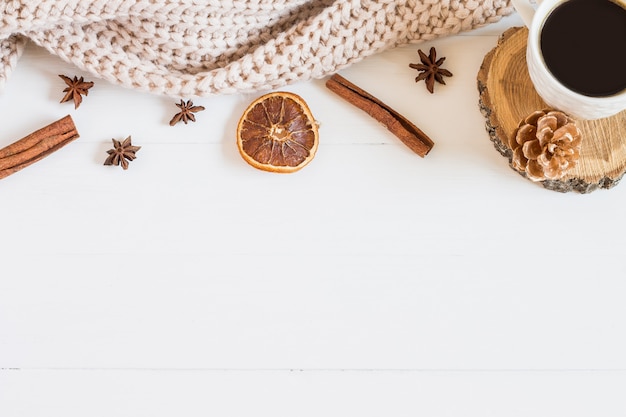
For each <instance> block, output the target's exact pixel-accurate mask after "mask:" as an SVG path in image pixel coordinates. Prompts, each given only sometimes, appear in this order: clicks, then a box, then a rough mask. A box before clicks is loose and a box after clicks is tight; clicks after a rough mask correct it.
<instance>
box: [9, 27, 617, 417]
mask: <svg viewBox="0 0 626 417" xmlns="http://www.w3.org/2000/svg"><path fill="white" fill-rule="evenodd" d="M512 25H521V21H520V20H519V19H518V18H517V17H516V16H511V17H509V18H506V19H504V20H503V21H501V22H500V23H498V24H495V25H492V26H489V27H486V28H482V29H480V30H478V31H474V32H470V33H466V34H463V35H461V36H454V37H449V38H444V39H439V40H436V41H433V42H427V43H424V44H420V45H409V46H406V47H400V48H397V49H394V50H390V51H388V52H385V53H382V54H379V55H376V56H373V57H370V58H368V59H366V60H364V61H362V62H361V63H359V64H356V65H354V66H352V67H350V68H348V69H346V70H345V71H342V74H343V75H344V76H345V77H346V78H348V79H349V80H351V81H352V82H354V83H356V84H357V85H359V86H361V87H362V88H364V89H366V90H368V91H369V92H371V93H373V94H374V95H376V96H378V97H379V98H380V99H382V100H383V101H385V102H386V103H387V104H389V105H391V106H392V107H393V108H395V109H396V110H398V111H399V112H400V113H402V114H404V115H405V116H407V117H408V118H410V119H411V120H413V121H414V122H415V123H416V124H417V125H418V126H419V127H420V128H422V129H423V130H424V131H425V132H426V133H427V134H429V135H430V136H431V137H432V139H433V140H434V141H435V143H436V145H435V147H434V149H433V150H432V152H431V153H430V154H429V155H428V156H427V157H426V158H424V159H422V158H420V157H418V156H417V155H415V154H413V153H412V152H411V151H410V150H409V149H408V148H406V147H405V146H404V145H402V144H401V143H400V142H399V141H398V140H397V139H396V138H395V137H394V136H392V135H391V134H389V133H388V132H387V131H386V130H385V129H384V128H383V127H381V126H380V125H378V124H377V123H376V122H375V121H373V120H372V119H371V118H369V116H367V115H366V114H365V113H362V112H361V111H359V110H357V109H355V108H353V107H351V106H350V105H348V104H347V103H346V102H343V101H342V100H341V99H340V98H338V97H337V96H335V95H334V94H333V93H331V92H330V91H328V90H327V89H326V88H325V87H324V80H317V81H311V82H302V83H299V84H296V85H292V86H289V87H286V88H285V90H288V91H292V92H295V93H297V94H299V95H301V96H302V97H303V98H304V99H305V100H306V101H307V102H308V103H309V105H310V107H311V110H312V112H313V114H314V115H315V117H316V119H318V121H319V122H320V124H321V130H320V135H321V140H320V147H319V150H318V154H317V156H316V157H315V159H314V160H313V162H312V163H311V164H310V165H308V166H307V167H305V168H304V169H303V170H301V171H300V172H298V173H295V174H291V175H279V174H270V173H265V172H262V171H258V170H256V169H254V168H252V167H250V166H248V165H247V164H246V163H245V162H244V161H243V159H241V157H240V156H239V154H238V151H237V148H236V145H235V137H234V131H235V128H236V123H237V120H238V119H239V116H240V115H241V113H242V112H243V110H244V109H245V107H246V106H247V105H248V103H249V102H251V101H252V100H253V99H254V98H256V97H257V96H258V95H260V94H254V95H234V96H226V97H212V98H205V99H199V100H195V103H196V104H199V105H203V106H205V107H206V111H204V112H202V113H198V114H197V119H198V121H197V122H196V123H191V124H189V125H184V124H179V125H177V126H175V127H170V126H169V125H168V121H169V119H170V118H171V117H172V116H173V114H174V113H176V111H177V108H176V107H175V106H174V100H171V99H168V98H163V97H157V96H153V95H150V94H146V93H141V92H136V91H130V90H125V89H122V88H120V87H117V86H113V85H110V84H108V83H107V82H105V81H101V80H98V79H93V77H90V76H89V74H84V73H81V72H80V71H77V70H76V69H75V68H73V67H72V66H70V65H68V64H65V63H64V62H62V61H61V60H60V59H58V58H56V57H53V56H50V55H48V53H47V52H45V51H43V50H41V49H39V48H36V47H34V46H30V47H28V49H27V51H26V53H25V55H24V56H23V57H22V59H21V61H20V62H19V64H18V67H17V69H16V70H15V72H14V74H13V75H12V77H11V79H10V80H9V82H8V84H7V87H6V90H5V92H4V93H3V94H2V95H1V96H0V114H1V115H2V116H1V120H2V125H1V126H2V128H1V129H0V134H1V135H0V141H1V145H2V146H5V145H7V144H9V143H11V142H12V141H14V140H17V139H19V138H21V137H23V136H25V135H26V134H28V133H30V132H31V131H33V130H35V129H37V128H39V127H42V126H43V125H45V124H47V123H50V122H52V121H54V120H56V119H58V118H60V117H62V116H64V115H66V114H71V115H72V117H73V118H74V120H75V122H76V125H77V128H78V130H79V132H80V135H81V138H80V139H78V140H77V141H75V142H73V143H72V144H70V145H68V146H67V147H65V148H63V149H62V150H60V151H58V152H57V153H55V154H53V155H51V156H49V157H48V158H46V159H44V160H42V161H40V162H38V163H36V164H34V165H32V166H30V167H28V168H26V169H24V170H23V171H21V172H18V173H16V174H14V175H13V176H10V177H8V178H6V179H3V180H2V181H0V198H1V201H2V203H1V205H0V215H1V217H2V220H3V221H2V229H1V232H0V242H1V243H0V259H1V264H0V266H1V269H0V416H2V417H40V416H41V417H44V416H45V417H57V416H58V417H61V416H62V417H85V416H89V417H100V416H102V417H111V416H114V417H138V416H150V417H160V416H185V417H192V416H220V417H224V416H251V415H256V416H272V417H275V416H359V417H364V416H372V417H374V416H394V417H398V416H591V415H594V416H603V417H607V416H624V415H626V395H625V394H626V323H625V321H626V303H625V302H624V298H625V296H626V261H625V260H624V259H625V258H624V252H625V251H626V240H625V236H626V223H625V222H624V217H625V216H624V210H626V185H618V186H617V187H615V188H613V189H611V190H608V191H607V190H598V191H595V192H594V193H591V194H588V195H579V194H560V193H556V192H553V191H548V190H545V189H543V188H542V187H540V186H538V185H535V184H533V183H531V182H529V181H527V180H525V179H523V178H522V177H521V176H519V175H518V174H517V173H515V172H513V171H512V170H511V169H510V168H509V167H508V164H507V161H506V160H505V159H504V158H503V157H502V156H501V155H500V154H498V153H497V152H496V150H495V149H494V148H493V146H492V144H491V142H490V141H489V138H488V135H487V133H486V131H485V127H484V119H483V116H482V115H481V114H480V112H479V108H478V92H477V89H476V74H477V71H478V68H479V66H480V64H481V62H482V59H483V56H484V55H485V54H486V53H487V52H488V51H489V50H490V49H491V48H493V47H494V46H495V44H496V41H497V38H498V35H499V34H500V33H501V32H502V31H503V30H504V29H506V28H507V27H509V26H512ZM430 46H436V47H437V50H438V51H439V54H440V55H442V56H446V57H447V60H446V65H445V67H446V68H447V69H449V70H450V71H452V72H453V73H454V76H453V77H452V78H449V79H447V85H446V86H442V85H436V90H435V94H433V95H430V94H429V93H428V92H427V91H426V89H425V86H424V85H423V83H420V84H415V83H414V81H413V79H414V77H415V76H416V75H417V72H416V71H414V70H412V69H410V68H409V67H408V64H409V63H411V62H418V57H417V49H418V48H422V49H426V48H429V47H430ZM57 74H67V75H71V76H73V75H78V76H80V75H85V76H86V78H87V79H91V80H93V81H95V82H96V86H95V87H94V88H93V89H92V90H91V91H90V94H89V96H88V97H87V98H85V100H84V102H83V104H82V105H81V107H80V108H79V109H78V110H74V108H73V106H72V105H71V104H70V103H65V104H59V103H58V101H59V100H60V98H61V95H62V93H61V90H62V89H63V88H64V85H63V83H62V81H61V80H60V79H59V78H58V77H57ZM128 135H132V138H133V143H134V144H136V145H139V146H142V148H141V150H140V151H139V152H138V154H137V155H138V158H137V160H135V161H133V162H132V163H131V165H130V168H129V169H128V170H127V171H123V170H122V169H121V168H119V167H105V166H103V165H102V163H103V161H104V159H105V158H106V152H105V151H106V150H107V149H109V148H110V147H111V139H112V138H116V139H124V138H125V137H127V136H128Z"/></svg>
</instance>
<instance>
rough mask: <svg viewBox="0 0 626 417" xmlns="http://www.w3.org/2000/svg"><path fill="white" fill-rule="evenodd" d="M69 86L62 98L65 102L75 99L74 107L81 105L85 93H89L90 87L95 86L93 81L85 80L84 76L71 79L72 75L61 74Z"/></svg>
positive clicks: (62, 101)
mask: <svg viewBox="0 0 626 417" xmlns="http://www.w3.org/2000/svg"><path fill="white" fill-rule="evenodd" d="M59 77H61V79H62V80H63V81H65V84H67V87H66V88H65V90H63V92H64V93H66V94H65V96H64V97H63V98H62V99H61V103H65V102H66V101H70V100H74V108H75V109H77V108H78V106H80V103H82V102H83V97H82V96H83V95H85V96H86V95H87V94H89V91H88V90H89V89H90V88H91V87H93V82H91V81H85V80H84V78H83V77H80V78H78V77H76V76H74V79H71V78H70V77H66V76H65V75H59Z"/></svg>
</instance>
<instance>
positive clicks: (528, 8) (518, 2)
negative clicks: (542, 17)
mask: <svg viewBox="0 0 626 417" xmlns="http://www.w3.org/2000/svg"><path fill="white" fill-rule="evenodd" d="M511 3H513V7H515V10H517V13H519V15H520V17H521V18H522V20H523V21H524V24H525V25H526V27H530V25H531V24H532V21H533V16H534V15H535V8H534V7H533V6H532V5H531V4H530V0H511ZM535 3H537V5H539V4H540V3H541V0H536V2H535Z"/></svg>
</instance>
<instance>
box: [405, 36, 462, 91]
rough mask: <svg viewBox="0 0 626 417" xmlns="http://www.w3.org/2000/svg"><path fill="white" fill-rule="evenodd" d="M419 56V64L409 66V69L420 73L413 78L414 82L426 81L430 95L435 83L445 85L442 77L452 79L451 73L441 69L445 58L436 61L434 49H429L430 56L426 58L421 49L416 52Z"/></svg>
mask: <svg viewBox="0 0 626 417" xmlns="http://www.w3.org/2000/svg"><path fill="white" fill-rule="evenodd" d="M417 53H418V54H419V56H420V60H421V61H422V63H421V64H409V67H411V68H413V69H416V70H418V71H420V74H419V75H418V76H417V77H415V82H416V83H417V82H420V81H421V80H426V88H427V89H428V91H430V93H431V94H432V93H433V92H434V91H435V81H437V82H438V83H440V84H445V83H446V82H445V81H444V79H443V77H444V76H446V77H452V73H451V72H450V71H448V70H446V69H443V68H441V64H443V61H445V60H446V58H445V57H443V58H439V59H437V51H436V50H435V48H434V47H432V48H430V54H429V55H428V56H426V54H425V53H424V52H422V50H421V49H419V50H418V51H417Z"/></svg>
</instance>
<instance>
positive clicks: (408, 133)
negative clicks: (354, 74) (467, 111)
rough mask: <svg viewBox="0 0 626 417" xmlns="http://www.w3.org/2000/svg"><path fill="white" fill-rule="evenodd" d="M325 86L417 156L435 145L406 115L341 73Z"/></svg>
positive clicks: (331, 78)
mask: <svg viewBox="0 0 626 417" xmlns="http://www.w3.org/2000/svg"><path fill="white" fill-rule="evenodd" d="M326 87H328V88H329V89H330V90H331V91H333V92H335V93H336V94H337V95H339V96H340V97H341V98H343V99H344V100H346V101H348V102H349V103H351V104H353V105H354V106H356V107H358V108H359V109H361V110H363V111H364V112H366V113H367V114H369V115H370V116H372V117H373V118H374V119H376V120H377V121H378V122H380V123H381V124H383V125H384V126H385V127H386V128H387V129H388V130H389V131H390V132H391V133H393V134H394V135H396V136H397V137H398V138H399V139H400V140H401V141H402V142H403V143H404V144H405V145H406V146H408V147H409V148H410V149H411V150H412V151H413V152H415V153H416V154H418V155H419V156H421V157H424V156H426V154H428V152H430V150H431V149H432V147H433V146H434V145H435V144H434V143H433V141H432V140H431V139H430V138H429V137H428V136H427V135H426V134H425V133H424V132H422V130H420V129H419V128H418V127H417V126H415V125H414V124H413V123H411V122H410V121H409V120H408V119H407V118H406V117H404V116H402V115H401V114H400V113H398V112H397V111H395V110H393V109H392V108H391V107H389V106H388V105H386V104H385V103H383V102H382V101H380V100H379V99H377V98H376V97H374V96H372V95H371V94H370V93H368V92H367V91H365V90H363V89H361V88H359V87H357V86H356V85H354V84H352V83H351V82H349V81H348V80H346V79H345V78H343V77H342V76H341V75H338V74H335V75H333V76H332V77H330V78H329V79H328V81H326Z"/></svg>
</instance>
